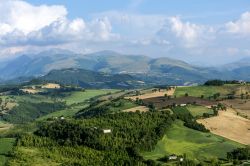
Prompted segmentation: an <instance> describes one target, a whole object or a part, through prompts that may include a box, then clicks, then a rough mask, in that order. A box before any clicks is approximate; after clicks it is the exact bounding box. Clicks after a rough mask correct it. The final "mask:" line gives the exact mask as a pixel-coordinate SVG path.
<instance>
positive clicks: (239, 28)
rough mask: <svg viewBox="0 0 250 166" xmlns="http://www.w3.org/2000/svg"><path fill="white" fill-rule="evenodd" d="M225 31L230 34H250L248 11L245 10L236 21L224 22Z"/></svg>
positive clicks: (249, 15)
mask: <svg viewBox="0 0 250 166" xmlns="http://www.w3.org/2000/svg"><path fill="white" fill-rule="evenodd" d="M225 27H226V31H227V32H229V33H232V34H241V35H250V12H245V13H243V14H242V15H241V17H240V18H239V19H238V20H236V21H230V22H228V23H227V24H226V26H225Z"/></svg>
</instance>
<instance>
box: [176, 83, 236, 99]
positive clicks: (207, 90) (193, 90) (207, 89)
mask: <svg viewBox="0 0 250 166" xmlns="http://www.w3.org/2000/svg"><path fill="white" fill-rule="evenodd" d="M232 87H233V86H232V85H230V86H229V85H224V86H192V87H177V88H176V90H175V93H174V95H175V96H176V97H182V96H185V94H186V93H188V95H189V96H194V97H201V95H204V97H205V98H208V97H209V96H213V95H214V94H215V93H220V94H221V95H227V94H228V93H231V92H232V89H233V88H232Z"/></svg>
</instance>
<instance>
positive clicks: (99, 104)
mask: <svg viewBox="0 0 250 166" xmlns="http://www.w3.org/2000/svg"><path fill="white" fill-rule="evenodd" d="M141 102H142V103H143V101H141ZM126 105H134V106H136V105H139V102H137V101H136V102H133V101H131V100H125V99H122V98H116V99H113V100H110V101H98V100H97V101H93V102H91V104H90V105H89V107H87V108H84V109H82V110H80V111H79V112H78V113H77V117H88V118H90V117H96V116H100V115H104V114H109V113H118V112H120V111H121V110H123V109H124V108H125V109H126Z"/></svg>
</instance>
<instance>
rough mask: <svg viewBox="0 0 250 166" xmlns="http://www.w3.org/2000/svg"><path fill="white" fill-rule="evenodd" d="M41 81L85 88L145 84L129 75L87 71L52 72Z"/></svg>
mask: <svg viewBox="0 0 250 166" xmlns="http://www.w3.org/2000/svg"><path fill="white" fill-rule="evenodd" d="M37 80H39V81H49V82H57V83H60V84H63V85H76V86H80V87H83V88H124V89H128V88H135V87H138V86H143V85H144V83H143V82H142V81H140V80H138V79H136V78H134V77H133V76H130V75H128V74H105V73H101V72H94V71H90V70H85V69H75V68H69V69H62V70H52V71H51V72H49V73H48V74H47V75H45V76H42V77H39V78H37Z"/></svg>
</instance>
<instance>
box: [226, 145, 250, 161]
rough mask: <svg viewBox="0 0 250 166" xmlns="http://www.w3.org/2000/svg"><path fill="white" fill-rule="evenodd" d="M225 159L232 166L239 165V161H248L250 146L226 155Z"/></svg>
mask: <svg viewBox="0 0 250 166" xmlns="http://www.w3.org/2000/svg"><path fill="white" fill-rule="evenodd" d="M227 159H228V160H229V161H233V162H234V164H240V163H241V161H246V160H249V159H250V146H247V147H246V148H238V149H235V150H233V151H232V152H228V153H227Z"/></svg>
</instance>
